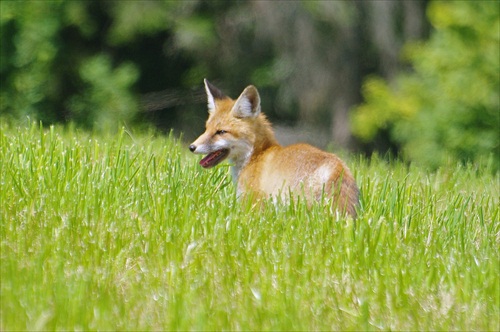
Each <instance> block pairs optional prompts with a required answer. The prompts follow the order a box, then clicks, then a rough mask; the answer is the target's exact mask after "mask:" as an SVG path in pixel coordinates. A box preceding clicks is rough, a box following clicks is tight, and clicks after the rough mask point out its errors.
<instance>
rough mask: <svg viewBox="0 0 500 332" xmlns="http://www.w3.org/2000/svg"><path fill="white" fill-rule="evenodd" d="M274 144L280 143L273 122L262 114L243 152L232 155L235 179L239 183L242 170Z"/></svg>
mask: <svg viewBox="0 0 500 332" xmlns="http://www.w3.org/2000/svg"><path fill="white" fill-rule="evenodd" d="M273 146H280V145H279V143H278V141H277V140H276V138H275V136H274V132H273V130H272V128H271V124H270V123H269V122H268V121H267V119H266V118H265V117H264V116H262V117H260V118H259V119H258V125H257V126H256V129H255V130H254V135H253V137H252V139H250V140H248V141H246V142H245V148H244V149H242V150H243V151H242V153H241V154H239V155H236V156H233V157H231V162H232V164H233V166H232V169H231V173H232V176H233V181H234V182H235V183H236V184H237V183H238V179H239V176H240V173H241V171H242V170H243V169H244V168H245V167H246V166H247V165H248V163H250V162H251V161H252V160H256V159H257V158H259V156H261V155H262V154H263V153H264V152H265V151H266V150H267V149H269V148H271V147H273Z"/></svg>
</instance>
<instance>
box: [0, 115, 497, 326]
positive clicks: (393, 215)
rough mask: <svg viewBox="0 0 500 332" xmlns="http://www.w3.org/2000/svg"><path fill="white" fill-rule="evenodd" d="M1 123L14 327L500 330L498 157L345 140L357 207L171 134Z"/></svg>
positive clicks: (8, 294)
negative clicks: (366, 153) (305, 196)
mask: <svg viewBox="0 0 500 332" xmlns="http://www.w3.org/2000/svg"><path fill="white" fill-rule="evenodd" d="M0 129H1V130H0V176H1V178H0V200H1V201H0V204H1V214H0V218H1V261H0V263H1V274H0V277H1V295H0V301H1V302H0V304H1V307H0V329H1V330H3V331H6V330H499V329H500V321H499V319H500V318H499V317H500V285H499V278H500V266H499V264H500V263H499V259H500V250H499V247H500V221H499V218H500V214H499V205H500V204H499V193H500V184H499V180H500V177H499V174H498V172H495V171H493V170H492V168H491V167H490V166H489V163H488V162H487V161H485V163H484V164H480V165H477V164H476V165H473V164H470V165H459V164H450V165H449V166H447V167H443V168H441V169H439V170H437V171H432V172H431V171H427V170H424V169H421V168H419V167H418V166H411V165H406V164H404V163H401V162H399V161H391V162H387V161H385V160H384V159H383V158H378V157H376V156H374V157H372V158H370V159H367V158H363V157H357V156H353V155H351V156H347V163H348V164H349V165H350V168H351V170H352V171H353V173H354V175H355V177H356V180H357V182H358V184H359V186H360V189H361V205H360V208H359V216H358V218H357V219H356V220H352V219H349V218H347V219H346V218H343V217H340V216H338V215H336V214H335V213H334V212H333V211H330V209H329V208H328V206H327V205H326V204H317V205H313V206H312V207H307V206H306V205H305V204H303V202H301V201H298V202H294V203H293V204H290V205H283V204H279V203H278V204H272V203H271V202H268V203H265V204H263V205H262V206H254V205H252V204H251V203H249V202H239V201H238V200H237V199H236V198H235V189H234V186H233V184H232V181H231V178H230V174H229V172H228V171H229V170H228V165H227V164H223V165H221V166H219V167H217V168H215V169H211V170H204V169H202V168H201V167H200V166H199V165H198V160H199V158H200V157H199V156H194V155H191V154H190V153H189V151H188V150H187V144H185V143H183V142H182V141H181V140H179V139H178V138H175V137H174V136H173V135H168V136H164V135H160V134H158V133H154V132H142V133H133V132H130V131H128V130H121V131H120V132H119V133H117V134H113V135H111V134H110V135H99V134H93V133H89V132H85V131H81V130H78V129H75V128H72V127H71V126H69V127H50V128H42V127H41V126H40V125H37V124H32V125H28V126H19V125H14V124H11V123H9V122H7V121H2V123H1V124H0ZM496 157H498V156H496Z"/></svg>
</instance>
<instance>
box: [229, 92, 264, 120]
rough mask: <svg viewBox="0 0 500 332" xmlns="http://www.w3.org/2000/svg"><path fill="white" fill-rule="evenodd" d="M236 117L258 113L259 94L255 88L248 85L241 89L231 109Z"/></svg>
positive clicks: (251, 115) (256, 114)
mask: <svg viewBox="0 0 500 332" xmlns="http://www.w3.org/2000/svg"><path fill="white" fill-rule="evenodd" d="M232 112H233V115H234V116H235V117H237V118H254V117H256V116H258V115H259V113H260V96H259V92H258V91H257V88H256V87H254V86H253V85H249V86H247V87H246V88H245V90H243V92H242V93H241V95H240V96H239V97H238V99H237V100H236V103H235V104H234V106H233V109H232Z"/></svg>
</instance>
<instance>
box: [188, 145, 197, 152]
mask: <svg viewBox="0 0 500 332" xmlns="http://www.w3.org/2000/svg"><path fill="white" fill-rule="evenodd" d="M194 150H196V145H194V144H191V145H190V146H189V151H191V152H194Z"/></svg>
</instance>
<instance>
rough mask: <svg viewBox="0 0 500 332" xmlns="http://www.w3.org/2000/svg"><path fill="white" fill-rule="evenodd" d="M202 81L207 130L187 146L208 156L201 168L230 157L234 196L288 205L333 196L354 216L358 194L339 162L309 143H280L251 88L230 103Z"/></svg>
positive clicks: (256, 92) (331, 155) (343, 166)
mask: <svg viewBox="0 0 500 332" xmlns="http://www.w3.org/2000/svg"><path fill="white" fill-rule="evenodd" d="M204 82H205V90H206V93H207V99H208V113H209V116H208V120H207V122H206V131H205V132H204V133H203V134H202V135H201V136H200V137H198V139H196V141H194V142H193V144H191V145H190V146H189V150H191V152H193V153H197V154H204V155H206V156H205V157H204V158H203V159H201V161H200V165H201V166H202V167H204V168H210V167H214V166H215V165H217V164H219V163H220V162H222V161H223V160H225V159H226V158H229V160H230V161H231V162H232V164H233V166H232V176H233V180H234V182H235V184H236V185H237V194H238V196H241V195H245V194H248V193H251V194H252V195H254V196H252V197H264V198H271V197H272V198H281V199H283V200H285V201H286V200H287V199H288V198H289V197H290V194H291V195H293V196H296V195H305V198H306V199H307V201H308V202H311V201H313V200H320V199H321V197H323V196H325V197H331V198H333V204H335V207H336V208H337V209H338V210H339V211H340V212H342V213H347V214H349V215H351V216H352V217H356V206H357V205H358V196H359V190H358V187H357V185H356V182H355V180H354V178H353V176H352V174H351V172H350V171H349V169H348V168H347V166H346V165H345V164H344V163H343V162H342V160H340V159H339V158H338V157H337V156H336V155H334V154H331V153H327V152H324V151H321V150H319V149H317V148H315V147H313V146H310V145H308V144H294V145H290V146H287V147H282V146H281V145H280V144H278V142H277V141H276V138H275V136H274V132H273V129H272V127H271V124H270V122H269V121H268V120H267V118H266V116H265V115H264V114H263V113H262V112H261V107H260V96H259V92H258V91H257V89H256V88H255V87H254V86H253V85H250V86H248V87H246V88H245V90H243V92H242V93H241V95H240V96H239V97H238V99H236V100H233V99H231V98H229V97H227V96H226V95H224V94H223V93H222V92H221V91H220V90H219V89H218V88H216V87H215V86H214V85H212V84H211V83H210V82H208V81H207V80H206V79H205V80H204Z"/></svg>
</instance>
